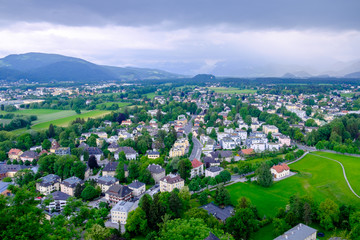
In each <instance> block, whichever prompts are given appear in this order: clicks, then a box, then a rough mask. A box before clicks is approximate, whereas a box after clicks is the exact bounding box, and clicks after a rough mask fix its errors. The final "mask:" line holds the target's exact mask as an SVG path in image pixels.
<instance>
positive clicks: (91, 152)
mask: <svg viewBox="0 0 360 240" xmlns="http://www.w3.org/2000/svg"><path fill="white" fill-rule="evenodd" d="M87 151H88V153H89V155H98V154H103V152H102V151H101V150H100V149H99V148H97V147H89V148H88V149H87Z"/></svg>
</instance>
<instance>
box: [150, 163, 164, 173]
mask: <svg viewBox="0 0 360 240" xmlns="http://www.w3.org/2000/svg"><path fill="white" fill-rule="evenodd" d="M147 169H148V170H149V171H150V172H151V173H161V172H164V171H165V169H163V168H162V167H161V166H160V165H158V164H151V165H149V166H148V167H147Z"/></svg>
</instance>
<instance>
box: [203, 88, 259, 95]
mask: <svg viewBox="0 0 360 240" xmlns="http://www.w3.org/2000/svg"><path fill="white" fill-rule="evenodd" d="M209 89H210V90H213V91H214V92H216V93H224V94H253V93H256V90H254V89H238V88H233V87H229V88H226V87H210V88H209Z"/></svg>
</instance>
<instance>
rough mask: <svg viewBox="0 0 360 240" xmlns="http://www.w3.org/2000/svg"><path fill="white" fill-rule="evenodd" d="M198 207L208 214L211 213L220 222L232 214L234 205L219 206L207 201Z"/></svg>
mask: <svg viewBox="0 0 360 240" xmlns="http://www.w3.org/2000/svg"><path fill="white" fill-rule="evenodd" d="M200 208H202V209H204V210H206V211H207V212H208V213H209V215H210V214H211V215H213V216H214V217H216V218H217V219H218V220H220V221H222V222H225V221H226V219H228V218H229V217H231V216H232V215H233V214H234V207H232V206H226V207H225V208H220V207H218V206H216V205H215V204H213V203H208V204H206V205H204V206H201V207H200Z"/></svg>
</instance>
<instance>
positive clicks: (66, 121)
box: [31, 110, 110, 130]
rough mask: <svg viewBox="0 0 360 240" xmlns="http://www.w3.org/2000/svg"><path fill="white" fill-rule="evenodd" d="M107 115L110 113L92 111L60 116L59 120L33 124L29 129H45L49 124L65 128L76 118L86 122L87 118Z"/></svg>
mask: <svg viewBox="0 0 360 240" xmlns="http://www.w3.org/2000/svg"><path fill="white" fill-rule="evenodd" d="M73 112H74V111H73ZM109 113H110V111H102V110H93V111H88V112H83V113H81V114H75V115H71V116H62V117H60V118H57V119H53V120H51V121H46V122H42V123H38V124H35V125H33V126H32V127H31V128H32V129H35V130H41V129H46V128H48V127H49V125H50V124H51V123H52V124H53V125H56V126H61V127H66V126H68V125H69V124H70V123H71V122H72V121H74V120H75V119H76V118H84V119H85V120H86V119H88V118H98V117H103V116H105V115H107V114H109Z"/></svg>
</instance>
